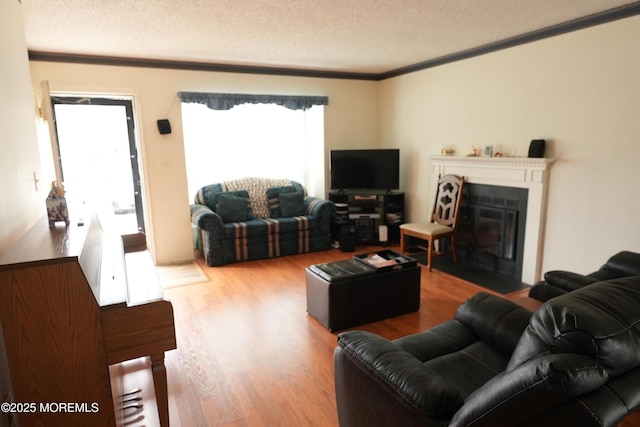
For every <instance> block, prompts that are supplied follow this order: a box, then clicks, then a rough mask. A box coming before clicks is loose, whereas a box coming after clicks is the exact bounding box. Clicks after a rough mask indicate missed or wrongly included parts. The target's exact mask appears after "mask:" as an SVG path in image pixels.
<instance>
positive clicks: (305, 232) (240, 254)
mask: <svg viewBox="0 0 640 427" xmlns="http://www.w3.org/2000/svg"><path fill="white" fill-rule="evenodd" d="M194 202H195V203H194V204H192V205H191V221H192V223H193V224H194V225H195V226H196V227H197V231H198V234H197V237H196V240H195V246H196V249H198V251H200V253H201V254H202V255H203V256H204V258H205V261H206V263H207V265H210V266H217V265H224V264H228V263H231V262H237V261H246V260H253V259H261V258H272V257H277V256H282V255H291V254H297V253H303V252H314V251H320V250H325V249H329V247H330V246H331V236H330V234H331V220H332V217H333V216H334V213H335V207H334V205H333V203H331V202H329V201H327V200H323V199H319V198H316V197H309V196H307V194H306V190H305V188H304V187H303V186H302V184H300V183H298V182H295V181H291V180H288V179H270V178H244V179H237V180H232V181H225V182H223V183H217V184H211V185H207V186H205V187H202V188H201V189H200V190H199V191H198V193H197V194H196V197H195V200H194Z"/></svg>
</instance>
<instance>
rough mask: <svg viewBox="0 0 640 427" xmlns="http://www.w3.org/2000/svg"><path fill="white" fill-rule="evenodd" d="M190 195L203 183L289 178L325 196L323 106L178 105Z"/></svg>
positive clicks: (312, 193) (308, 189) (193, 194)
mask: <svg viewBox="0 0 640 427" xmlns="http://www.w3.org/2000/svg"><path fill="white" fill-rule="evenodd" d="M182 122H183V131H184V146H185V160H186V167H187V181H188V188H189V197H190V199H193V197H194V196H195V194H196V192H197V191H198V189H199V188H201V187H202V186H204V185H208V184H213V183H216V182H222V181H226V180H230V179H235V178H243V177H252V176H256V177H264V178H289V179H292V180H294V181H298V182H301V183H302V184H304V185H305V186H306V187H307V191H308V192H309V194H311V195H322V194H323V193H324V107H323V106H322V105H315V106H313V107H311V108H309V109H307V110H290V109H288V108H284V107H282V106H280V105H275V104H241V105H236V106H235V107H233V108H231V109H229V110H212V109H209V108H207V106H205V105H202V104H195V103H182Z"/></svg>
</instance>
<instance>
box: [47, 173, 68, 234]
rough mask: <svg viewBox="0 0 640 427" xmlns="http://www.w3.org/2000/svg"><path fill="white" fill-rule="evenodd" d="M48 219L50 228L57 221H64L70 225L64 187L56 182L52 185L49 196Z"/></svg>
mask: <svg viewBox="0 0 640 427" xmlns="http://www.w3.org/2000/svg"><path fill="white" fill-rule="evenodd" d="M47 218H49V227H53V224H54V223H56V222H57V221H64V223H65V224H66V225H67V226H68V225H69V211H68V209H67V199H66V198H65V197H64V187H63V186H62V185H58V183H57V182H56V181H53V182H52V183H51V191H49V195H48V196H47Z"/></svg>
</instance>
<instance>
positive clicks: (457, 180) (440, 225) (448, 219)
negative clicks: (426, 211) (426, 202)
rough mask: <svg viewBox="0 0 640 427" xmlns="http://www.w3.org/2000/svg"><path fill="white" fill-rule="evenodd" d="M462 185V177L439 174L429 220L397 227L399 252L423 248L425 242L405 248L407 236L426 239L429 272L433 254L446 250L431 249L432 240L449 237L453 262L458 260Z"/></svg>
mask: <svg viewBox="0 0 640 427" xmlns="http://www.w3.org/2000/svg"><path fill="white" fill-rule="evenodd" d="M463 186H464V177H461V176H457V175H444V176H442V177H440V178H439V179H438V191H437V194H436V201H435V204H434V206H433V213H432V214H431V221H430V222H421V223H407V224H402V225H401V226H400V252H401V253H405V251H406V250H407V249H411V248H415V247H420V248H421V249H423V248H424V247H423V245H424V243H422V244H421V245H412V246H409V247H407V236H411V237H415V238H418V239H422V240H426V241H427V243H428V246H427V248H426V249H427V267H428V269H429V271H431V265H432V260H433V257H434V256H438V255H444V254H445V252H440V251H435V250H434V243H435V242H436V241H437V240H440V239H443V238H447V237H448V238H450V240H451V253H452V254H453V260H454V261H455V262H456V263H457V262H458V257H457V255H456V228H457V226H458V217H459V215H458V214H459V213H460V201H461V200H462V187H463ZM438 249H440V245H438ZM446 253H448V252H446Z"/></svg>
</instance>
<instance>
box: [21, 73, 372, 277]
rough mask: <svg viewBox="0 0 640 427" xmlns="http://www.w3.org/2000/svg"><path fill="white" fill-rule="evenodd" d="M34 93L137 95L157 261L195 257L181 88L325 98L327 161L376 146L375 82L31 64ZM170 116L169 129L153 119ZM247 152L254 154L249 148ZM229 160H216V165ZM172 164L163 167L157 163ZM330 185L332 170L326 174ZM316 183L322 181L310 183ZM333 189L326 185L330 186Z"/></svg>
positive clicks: (151, 235) (150, 234)
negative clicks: (337, 153)
mask: <svg viewBox="0 0 640 427" xmlns="http://www.w3.org/2000/svg"><path fill="white" fill-rule="evenodd" d="M31 73H32V82H33V86H34V88H35V90H36V91H38V90H40V89H39V87H40V83H41V81H43V80H47V81H48V82H49V85H50V89H51V91H52V92H81V93H104V94H131V95H133V96H134V97H135V103H136V109H137V113H138V120H139V123H138V128H139V131H140V133H141V152H142V155H141V158H142V169H143V175H144V186H143V188H144V189H145V202H146V203H145V205H146V206H145V208H146V212H147V214H148V218H147V230H148V238H149V243H150V248H151V252H152V254H153V255H154V257H155V261H156V263H158V264H168V263H177V262H181V261H185V260H188V259H192V258H193V249H192V243H191V227H190V216H189V203H190V200H189V196H188V193H187V183H186V169H185V162H184V145H183V140H182V122H181V113H180V101H179V99H178V98H177V92H179V91H202V92H239V93H269V94H298V95H326V96H328V97H329V106H327V107H326V109H325V128H324V134H325V144H326V145H325V151H324V156H325V158H326V157H328V152H329V150H331V149H332V148H335V147H342V146H345V145H348V146H375V145H376V144H377V143H378V140H377V128H376V118H377V102H376V101H377V89H376V88H377V83H376V82H369V81H353V80H339V79H317V78H304V77H282V76H261V75H253V74H229V73H212V72H199V71H180V70H163V69H146V68H133V67H111V66H94V65H78V64H61V63H46V62H31ZM161 118H169V120H170V121H171V125H172V131H173V132H172V134H170V135H160V134H159V133H158V131H157V129H156V120H157V119H161ZM248 155H250V153H248ZM227 161H229V159H217V158H212V159H211V167H212V168H215V167H216V163H217V162H227ZM161 163H162V164H168V167H160V164H161ZM325 174H326V176H325V183H326V184H328V179H329V178H328V171H327V172H325ZM313 186H314V188H317V183H314V184H313ZM326 188H328V185H327V187H326Z"/></svg>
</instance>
